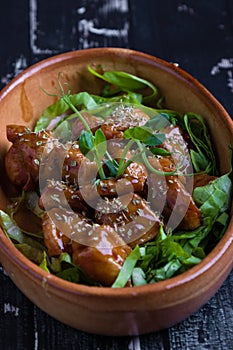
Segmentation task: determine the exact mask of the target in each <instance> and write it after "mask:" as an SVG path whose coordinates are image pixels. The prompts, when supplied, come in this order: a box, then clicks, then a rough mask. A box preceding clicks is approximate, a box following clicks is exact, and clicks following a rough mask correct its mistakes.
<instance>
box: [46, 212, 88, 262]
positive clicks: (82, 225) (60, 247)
mask: <svg viewBox="0 0 233 350" xmlns="http://www.w3.org/2000/svg"><path fill="white" fill-rule="evenodd" d="M42 229H43V232H44V242H45V246H46V248H47V252H48V255H49V256H56V255H60V254H61V253H62V252H68V253H70V254H71V253H72V242H73V241H77V242H79V243H81V244H84V243H85V244H87V243H88V239H89V234H90V232H91V231H92V229H93V223H92V221H91V220H89V219H87V218H86V217H85V216H83V215H82V214H80V213H74V212H73V211H68V210H67V209H64V208H53V209H51V210H49V211H48V212H47V213H46V214H44V216H43V217H42Z"/></svg>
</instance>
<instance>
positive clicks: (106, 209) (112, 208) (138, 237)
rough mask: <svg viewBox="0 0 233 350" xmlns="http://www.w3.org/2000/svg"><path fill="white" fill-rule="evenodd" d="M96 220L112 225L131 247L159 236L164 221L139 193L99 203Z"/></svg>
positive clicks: (106, 199)
mask: <svg viewBox="0 0 233 350" xmlns="http://www.w3.org/2000/svg"><path fill="white" fill-rule="evenodd" d="M95 219H96V222H97V223H99V224H104V225H110V226H111V227H113V228H114V229H115V231H116V232H117V233H118V234H119V235H120V236H121V237H122V238H123V240H124V241H125V242H126V243H127V244H129V245H130V246H131V247H134V246H136V245H137V244H142V243H145V242H148V241H150V240H152V239H153V238H154V237H156V236H157V234H158V232H159V229H160V225H161V224H162V221H161V219H160V217H159V216H158V214H157V213H155V212H154V211H153V210H152V209H151V208H150V206H149V204H148V203H147V202H146V201H145V200H144V199H142V198H141V197H140V196H139V195H137V194H133V195H132V196H131V197H130V196H129V195H123V196H121V197H118V198H113V199H108V198H105V201H103V200H101V201H100V202H99V203H98V206H97V210H96V214H95Z"/></svg>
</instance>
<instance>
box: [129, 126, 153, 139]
mask: <svg viewBox="0 0 233 350" xmlns="http://www.w3.org/2000/svg"><path fill="white" fill-rule="evenodd" d="M152 135H153V130H152V129H151V128H148V127H144V126H135V127H133V128H129V129H127V130H125V131H124V138H125V139H133V140H139V141H142V142H144V141H146V140H148V138H149V137H150V136H152Z"/></svg>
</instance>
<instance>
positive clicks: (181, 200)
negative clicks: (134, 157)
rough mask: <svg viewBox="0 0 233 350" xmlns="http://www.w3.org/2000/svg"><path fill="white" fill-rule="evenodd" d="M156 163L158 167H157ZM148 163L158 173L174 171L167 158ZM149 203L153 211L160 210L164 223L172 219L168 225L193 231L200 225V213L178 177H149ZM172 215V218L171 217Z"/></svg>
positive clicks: (152, 159)
mask: <svg viewBox="0 0 233 350" xmlns="http://www.w3.org/2000/svg"><path fill="white" fill-rule="evenodd" d="M158 161H159V164H160V167H158ZM150 163H151V165H152V166H153V167H154V168H157V169H159V170H160V171H161V170H162V171H164V172H169V171H173V170H174V165H173V163H172V162H171V160H169V158H166V157H161V158H160V159H157V160H156V159H155V158H150ZM148 189H149V190H148V192H149V193H150V195H149V198H148V200H149V202H150V203H151V205H152V207H153V208H154V209H155V210H158V211H160V210H161V204H162V205H163V208H162V209H163V215H164V216H165V219H166V222H167V221H168V220H169V218H172V222H171V221H170V224H172V225H174V226H175V227H176V223H177V224H179V228H181V229H185V230H193V229H195V228H197V227H199V226H200V225H201V212H200V210H199V209H198V207H197V206H196V204H195V202H194V200H193V198H192V196H191V194H190V193H189V192H188V191H187V190H186V189H185V187H184V185H183V183H182V182H181V181H180V177H179V176H177V175H169V176H168V175H164V176H163V175H150V176H149V178H148ZM171 215H172V217H171ZM172 228H174V227H172Z"/></svg>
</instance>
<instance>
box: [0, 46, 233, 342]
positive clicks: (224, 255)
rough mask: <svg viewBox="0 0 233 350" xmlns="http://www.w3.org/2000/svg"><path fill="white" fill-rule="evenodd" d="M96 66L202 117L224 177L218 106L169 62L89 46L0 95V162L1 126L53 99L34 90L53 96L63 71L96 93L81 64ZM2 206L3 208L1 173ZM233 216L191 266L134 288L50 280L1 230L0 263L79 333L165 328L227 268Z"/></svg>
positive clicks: (36, 69) (214, 286)
mask: <svg viewBox="0 0 233 350" xmlns="http://www.w3.org/2000/svg"><path fill="white" fill-rule="evenodd" d="M92 63H102V64H104V66H105V67H106V68H109V69H112V70H122V71H127V72H129V73H133V74H136V75H138V76H140V77H142V78H145V79H148V80H150V81H152V83H154V84H155V85H157V86H158V87H159V88H160V90H161V92H162V94H163V95H165V96H166V102H167V106H168V107H169V108H172V109H175V110H178V111H181V112H186V111H192V112H196V113H200V114H201V115H202V116H203V117H204V118H205V119H206V120H207V122H208V125H209V128H210V130H211V133H212V137H213V140H214V144H215V148H216V153H217V156H218V159H219V167H220V169H221V172H222V173H225V172H226V171H228V170H229V159H228V155H229V151H228V146H229V144H232V142H233V123H232V120H231V118H230V117H229V115H228V114H227V112H226V111H225V110H224V108H223V107H222V106H221V105H220V103H219V102H218V101H216V99H215V98H214V97H213V96H212V95H211V94H210V93H209V92H208V91H207V90H206V89H205V88H204V87H203V86H202V85H201V84H200V83H199V82H198V81H196V80H195V79H194V78H193V77H191V76H190V75H189V74H187V73H186V72H184V71H182V70H181V69H179V68H177V67H176V66H175V65H173V64H170V63H167V62H164V61H163V60H161V59H158V58H155V57H152V56H149V55H147V54H144V53H140V52H135V51H131V50H127V49H112V48H104V49H103V48H100V49H88V50H81V51H74V52H68V53H64V54H61V55H58V56H55V57H51V58H49V59H46V60H44V61H42V62H39V63H37V64H35V65H34V66H32V67H30V68H28V69H27V70H25V71H24V72H23V73H21V74H20V75H18V76H17V77H16V78H15V79H14V80H13V81H12V82H11V83H10V84H8V85H7V86H6V87H5V88H4V89H3V91H2V92H1V95H0V118H1V119H0V120H1V130H0V159H1V161H0V164H1V174H4V172H3V159H4V155H5V153H6V151H7V149H8V148H9V146H10V143H9V142H8V141H7V139H6V125H7V124H13V123H15V124H26V125H29V126H32V125H33V124H34V123H35V120H36V119H37V118H38V116H39V115H40V113H41V111H42V110H43V109H44V108H45V107H46V106H48V105H49V104H51V103H53V102H54V98H53V97H51V96H48V95H46V94H45V93H44V92H42V91H41V90H40V88H39V86H42V87H44V88H46V89H47V91H54V86H55V85H57V77H58V73H59V72H64V73H65V77H66V80H67V81H68V82H69V84H70V86H71V88H72V89H73V91H74V92H76V91H80V90H87V91H90V92H96V93H98V92H99V91H100V87H99V82H97V80H96V79H95V78H93V77H92V76H90V75H87V74H86V73H87V70H86V66H87V64H92ZM1 184H2V188H1V194H0V207H1V209H4V208H5V205H6V202H7V200H6V196H5V194H4V192H5V191H6V188H5V186H4V181H3V175H2V179H1ZM232 256H233V219H232V218H231V222H230V224H229V227H228V230H227V232H226V233H225V235H224V237H223V238H222V240H221V241H220V242H219V244H218V245H217V246H216V247H215V248H214V249H213V250H212V251H211V253H210V254H209V255H208V256H207V257H206V258H205V259H204V260H203V261H202V262H201V263H200V264H199V265H197V266H195V267H193V268H191V269H190V270H189V271H188V272H185V273H183V274H181V275H180V276H178V277H174V278H171V279H168V280H166V281H163V282H159V283H155V284H152V285H146V286H141V287H134V288H124V289H111V288H98V287H89V286H84V285H76V284H72V283H70V282H66V281H64V280H62V279H59V278H57V277H55V276H52V275H50V274H48V273H46V272H45V271H43V270H42V269H41V268H39V267H38V266H36V265H35V264H33V263H32V262H31V261H29V260H28V259H27V258H25V257H24V256H23V255H22V254H21V253H20V252H19V251H18V250H17V249H16V248H15V247H14V246H13V244H12V243H11V242H10V241H9V240H8V239H7V238H6V236H5V234H4V233H3V232H2V231H0V261H1V263H2V265H3V267H4V268H5V270H6V271H7V273H8V274H9V276H10V278H11V279H12V280H13V282H14V283H15V285H16V286H17V287H18V288H19V289H20V290H21V291H22V292H23V293H24V294H25V295H26V296H27V297H28V298H29V299H30V300H31V301H32V302H33V303H35V304H36V305H37V306H38V307H39V308H41V309H42V310H44V311H45V312H47V313H48V314H50V315H51V316H53V317H54V318H56V319H58V320H60V321H61V322H63V323H65V324H67V325H70V326H72V327H75V328H77V329H80V330H83V331H87V332H92V333H99V334H105V335H118V336H120V335H132V334H142V333H148V332H152V331H157V330H160V329H163V328H166V327H169V326H171V325H173V324H175V323H177V322H179V321H181V320H183V319H185V318H186V317H188V316H189V315H191V314H192V313H193V312H195V311H196V310H198V309H199V308H200V307H201V306H202V305H203V304H205V303H206V302H207V301H208V300H209V299H210V298H211V297H212V296H213V295H214V294H215V293H216V291H217V290H218V289H219V288H220V286H221V285H222V283H223V282H224V280H225V279H226V277H227V275H228V274H229V273H230V271H231V269H232V266H233V259H232Z"/></svg>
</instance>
